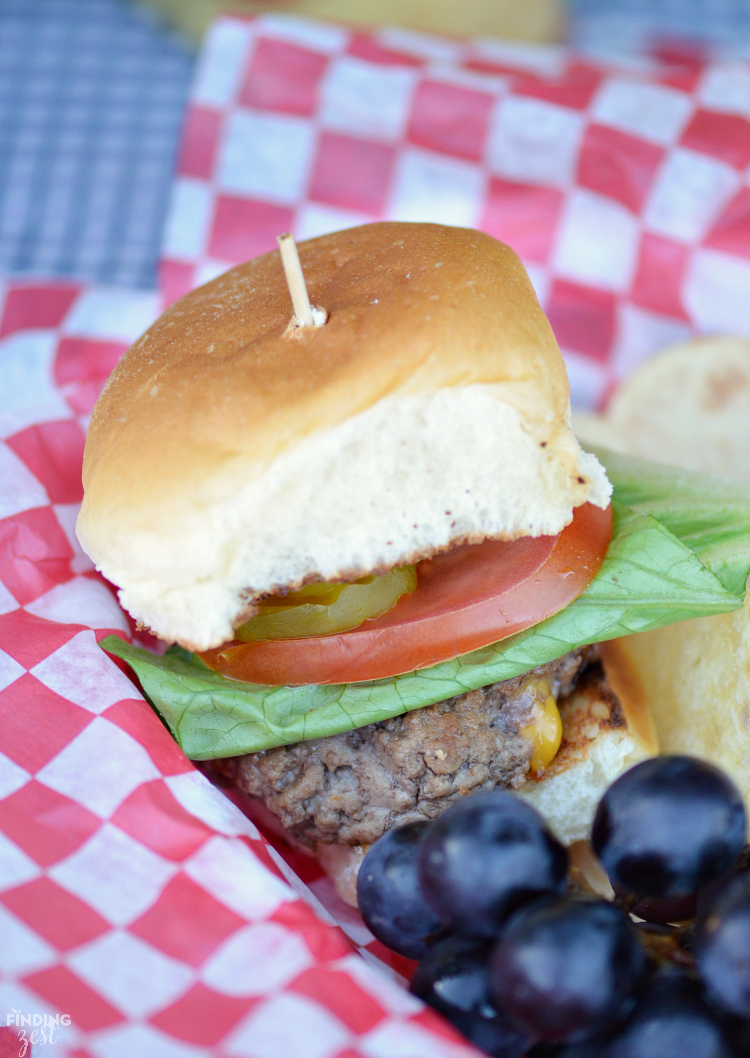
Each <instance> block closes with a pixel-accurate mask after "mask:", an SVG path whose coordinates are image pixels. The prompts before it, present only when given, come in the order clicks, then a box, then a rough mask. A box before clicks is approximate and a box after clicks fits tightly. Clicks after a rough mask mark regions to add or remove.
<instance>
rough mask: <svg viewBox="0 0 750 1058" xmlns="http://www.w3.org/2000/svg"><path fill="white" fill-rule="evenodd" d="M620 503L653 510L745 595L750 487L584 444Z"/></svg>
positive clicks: (749, 564)
mask: <svg viewBox="0 0 750 1058" xmlns="http://www.w3.org/2000/svg"><path fill="white" fill-rule="evenodd" d="M584 447H586V448H587V449H588V450H589V451H591V452H593V453H594V454H595V455H596V456H597V458H598V459H599V461H600V462H601V463H602V465H603V466H604V468H605V470H606V471H607V476H608V477H609V480H610V481H611V482H612V484H613V486H614V489H615V496H616V497H617V499H618V500H619V502H620V503H624V504H627V506H628V507H635V508H637V509H638V510H639V511H643V512H644V513H646V514H651V515H653V516H654V518H656V519H657V520H658V521H660V522H661V523H662V525H665V526H666V527H667V529H669V531H670V532H671V533H673V534H674V535H675V536H676V537H678V538H679V539H680V540H681V541H682V542H683V544H686V545H687V547H689V548H690V550H691V551H693V552H694V553H695V554H696V555H697V556H698V557H699V558H700V560H701V562H702V563H703V565H704V566H707V567H708V569H710V570H711V572H712V573H713V574H715V576H716V577H718V579H719V580H720V581H721V583H722V584H723V585H724V587H725V588H726V589H727V591H731V592H732V593H733V594H735V595H744V593H745V581H746V580H747V576H748V570H750V488H749V487H748V486H747V485H740V484H738V483H737V482H734V481H725V480H724V479H722V478H714V477H709V476H708V475H707V474H698V473H696V472H695V471H692V470H683V469H682V468H681V467H669V466H664V465H663V464H660V463H651V462H649V461H648V460H646V459H636V458H635V457H634V456H626V455H621V454H620V453H618V452H612V451H610V450H609V449H606V448H598V447H595V446H593V445H585V446H584Z"/></svg>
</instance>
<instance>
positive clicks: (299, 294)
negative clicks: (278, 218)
mask: <svg viewBox="0 0 750 1058" xmlns="http://www.w3.org/2000/svg"><path fill="white" fill-rule="evenodd" d="M276 241H277V242H278V244H279V253H280V254H281V263H282V265H283V267H284V275H285V276H286V285H287V286H288V287H289V294H290V296H291V299H292V308H293V309H294V323H295V325H296V326H297V327H322V326H323V324H324V323H325V322H326V320H327V319H328V313H327V312H326V310H325V309H319V308H318V307H317V306H315V305H311V304H310V295H309V294H308V293H307V284H306V283H305V276H304V273H303V271H302V264H301V262H300V259H299V253H298V251H297V244H296V242H295V241H294V236H293V235H289V234H288V233H287V234H286V235H279V236H278V238H277V239H276Z"/></svg>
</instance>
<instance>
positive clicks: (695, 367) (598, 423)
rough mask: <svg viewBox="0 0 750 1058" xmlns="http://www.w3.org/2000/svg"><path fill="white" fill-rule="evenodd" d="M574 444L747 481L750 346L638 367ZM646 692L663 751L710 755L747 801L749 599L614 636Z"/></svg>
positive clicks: (698, 350)
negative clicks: (710, 613)
mask: <svg viewBox="0 0 750 1058" xmlns="http://www.w3.org/2000/svg"><path fill="white" fill-rule="evenodd" d="M573 425H574V429H575V431H576V433H577V434H578V437H579V438H580V439H581V440H582V441H584V442H585V441H587V440H588V441H590V442H591V443H593V444H601V445H606V446H608V447H610V448H614V449H617V450H619V451H623V452H627V453H629V454H631V455H636V456H641V457H643V458H647V459H655V460H657V461H658V462H661V463H672V464H676V465H678V466H684V467H688V468H689V469H691V470H700V471H703V472H705V473H710V474H717V475H719V476H722V477H726V478H732V479H734V480H737V481H743V482H747V483H750V342H747V341H745V340H743V339H741V338H701V339H696V340H695V341H691V342H687V343H685V344H684V345H680V346H676V347H674V348H672V349H668V350H666V351H665V352H663V353H661V354H659V355H657V356H655V357H653V358H652V359H651V360H649V361H647V362H646V363H645V364H643V365H642V366H641V367H640V368H639V369H638V370H637V371H636V372H635V373H634V374H633V375H632V376H631V377H630V378H629V379H627V380H626V381H625V382H624V383H623V385H622V387H621V388H620V389H619V390H618V391H617V392H616V393H615V395H614V397H613V399H612V401H611V402H610V405H609V407H608V409H607V412H606V414H604V415H591V414H585V413H576V414H574V423H573ZM617 642H618V644H619V645H620V646H621V648H622V650H623V652H624V653H625V655H626V657H628V658H629V660H630V661H631V662H632V664H633V666H634V668H635V669H636V671H637V672H638V674H639V676H640V678H641V681H642V683H643V686H644V688H645V690H646V695H647V700H648V703H649V705H650V707H651V712H652V715H653V717H654V721H655V723H656V728H657V734H658V739H659V745H660V747H661V752H662V753H687V754H691V755H693V756H697V757H702V758H703V759H705V760H710V761H712V762H713V763H714V764H717V765H718V766H719V767H721V768H723V769H724V770H725V771H726V772H728V774H729V775H731V777H732V778H733V779H734V781H735V783H736V784H737V786H738V787H739V789H740V790H741V792H742V794H743V796H744V797H745V799H746V800H750V604H749V603H748V600H746V602H745V606H744V607H743V608H742V609H741V610H736V611H735V612H734V613H728V614H721V615H720V616H717V617H704V618H700V619H699V620H696V621H685V622H682V623H680V624H674V625H670V626H668V627H667V628H660V629H658V630H657V631H654V632H644V633H642V634H640V635H632V636H628V637H626V638H625V639H620V640H618V641H617Z"/></svg>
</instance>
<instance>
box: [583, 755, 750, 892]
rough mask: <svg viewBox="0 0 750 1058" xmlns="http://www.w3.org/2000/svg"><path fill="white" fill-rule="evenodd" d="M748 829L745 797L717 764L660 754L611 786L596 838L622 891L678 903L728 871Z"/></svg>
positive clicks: (606, 865) (596, 823) (598, 816)
mask: <svg viewBox="0 0 750 1058" xmlns="http://www.w3.org/2000/svg"><path fill="white" fill-rule="evenodd" d="M745 828H746V817H745V808H744V805H743V803H742V797H741V796H740V794H739V791H738V790H737V788H736V787H735V786H734V784H733V783H732V782H731V780H730V779H729V778H727V776H726V775H724V773H723V772H721V771H720V770H719V769H718V768H715V767H714V766H713V765H712V764H708V763H707V762H706V761H701V760H697V759H696V758H693V757H654V758H653V759H652V760H645V761H642V762H641V763H640V764H636V766H635V767H634V768H631V769H630V771H627V772H625V774H624V775H621V776H620V778H619V779H617V780H616V781H615V782H614V783H613V784H612V786H610V788H609V789H608V790H607V792H606V793H605V794H604V796H603V797H602V799H601V801H600V803H599V807H598V809H597V811H596V816H595V817H594V826H593V830H592V836H591V841H592V844H593V846H594V851H595V852H596V854H597V856H598V857H599V859H600V860H601V862H602V864H603V866H604V869H605V870H606V872H607V874H608V875H609V879H610V881H611V882H612V885H613V886H614V888H615V889H616V890H617V891H623V890H624V891H626V892H628V893H634V894H636V895H638V896H640V897H653V898H656V899H658V900H671V899H673V898H674V897H688V896H690V895H692V894H695V893H697V892H698V891H699V890H700V889H702V888H703V887H704V886H706V885H708V884H709V883H710V882H712V881H713V880H714V879H715V878H718V877H719V875H721V874H722V873H723V872H724V871H726V870H728V869H729V868H730V867H731V866H732V864H733V863H735V862H736V860H737V858H738V857H739V855H740V852H741V851H742V847H743V844H744V841H745Z"/></svg>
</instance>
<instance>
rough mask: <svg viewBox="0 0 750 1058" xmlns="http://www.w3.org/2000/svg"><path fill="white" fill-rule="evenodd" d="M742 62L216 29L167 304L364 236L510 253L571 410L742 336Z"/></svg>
mask: <svg viewBox="0 0 750 1058" xmlns="http://www.w3.org/2000/svg"><path fill="white" fill-rule="evenodd" d="M749 166H750V64H747V63H743V62H739V61H738V62H726V63H715V64H713V65H708V66H701V65H699V64H698V63H697V62H693V63H691V62H689V61H684V62H683V63H682V64H681V65H672V66H665V65H663V64H662V65H659V66H657V65H656V64H655V63H654V62H647V61H645V60H644V62H642V63H641V64H640V66H639V67H638V68H637V69H636V68H629V69H625V68H622V69H616V70H615V69H613V68H611V67H610V68H605V67H604V66H602V65H600V64H597V63H596V62H594V61H591V60H584V59H581V58H577V57H576V56H575V55H572V54H571V53H568V52H565V51H563V50H559V49H558V50H555V49H544V48H538V47H536V48H534V47H529V46H526V47H521V46H511V45H505V44H499V43H497V42H489V41H471V42H466V43H461V42H455V41H448V40H444V39H436V38H431V37H425V36H422V35H419V34H414V33H409V32H406V31H402V30H383V31H380V32H377V33H373V34H368V35H363V34H360V33H356V32H354V31H351V30H348V29H345V28H341V27H338V26H333V25H323V24H316V23H310V22H303V21H300V20H295V19H282V18H277V17H273V18H272V17H265V18H261V19H258V20H255V21H250V20H247V21H244V20H240V19H236V18H225V19H221V20H219V21H218V22H217V23H215V25H214V27H213V29H212V30H211V32H210V34H209V36H208V39H207V43H206V45H205V48H204V51H203V54H202V57H201V60H200V63H199V68H198V73H197V78H196V81H195V84H194V87H193V90H192V96H191V102H190V106H189V109H188V113H187V118H186V122H185V127H184V132H183V142H182V150H181V154H180V157H179V161H178V173H177V177H176V180H175V184H174V188H173V193H172V200H171V210H170V215H169V220H168V224H167V231H166V237H165V242H164V250H163V259H162V277H163V283H164V288H165V292H166V294H167V297H168V299H173V298H174V297H176V296H178V295H179V294H182V293H184V292H185V291H186V290H188V289H190V288H191V287H192V286H194V285H197V284H199V283H201V282H203V281H205V280H206V279H209V278H212V277H213V276H215V275H216V274H218V273H219V272H221V271H224V270H225V269H226V267H227V266H228V265H231V264H236V263H237V262H239V261H243V260H246V259H247V258H249V257H253V256H254V255H256V254H258V253H262V252H264V251H266V250H269V249H272V248H274V246H275V238H276V236H277V235H278V234H279V233H281V232H282V231H288V230H290V231H293V232H294V233H295V235H296V236H297V237H298V238H306V237H309V236H314V235H318V234H322V233H324V232H327V231H333V230H336V229H340V228H342V227H346V226H350V225H352V224H359V223H363V222H365V221H371V220H376V219H392V220H415V221H438V222H442V223H447V224H457V225H466V226H473V227H478V228H481V229H483V230H484V231H487V232H489V233H490V234H491V235H495V236H497V237H498V238H500V239H502V240H503V241H505V242H508V243H509V244H510V245H511V246H513V247H514V248H515V249H516V250H517V252H518V253H519V254H520V256H521V257H522V259H523V260H524V263H525V264H526V266H527V268H528V271H529V273H530V275H531V278H532V281H533V282H534V285H535V287H536V289H537V292H538V294H539V297H540V300H541V302H542V305H543V307H544V308H545V310H546V312H547V315H548V316H549V318H550V320H551V322H552V326H553V328H554V329H555V332H556V334H557V337H558V340H559V342H560V344H561V346H562V348H563V351H564V353H565V356H566V361H567V364H568V371H569V375H570V379H571V389H572V396H573V401H574V403H576V404H578V405H582V406H592V405H596V404H599V403H601V401H602V400H603V399H604V398H605V397H606V395H607V394H608V392H609V391H610V389H611V387H612V386H613V385H614V384H615V383H616V381H617V379H618V378H621V377H623V376H625V375H626V374H627V373H628V372H629V371H630V370H631V369H632V367H633V366H634V365H635V364H636V363H637V362H639V360H641V359H642V358H643V357H645V356H648V355H650V354H651V353H652V352H654V351H655V350H657V349H659V348H663V347H664V346H665V345H667V344H669V343H671V342H674V341H679V340H681V339H683V338H684V337H687V336H688V335H690V334H692V333H695V332H711V331H730V332H733V333H739V334H744V335H748V336H750V314H748V311H747V303H748V297H749V296H750V187H749V186H748V175H749V168H748V167H749Z"/></svg>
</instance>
